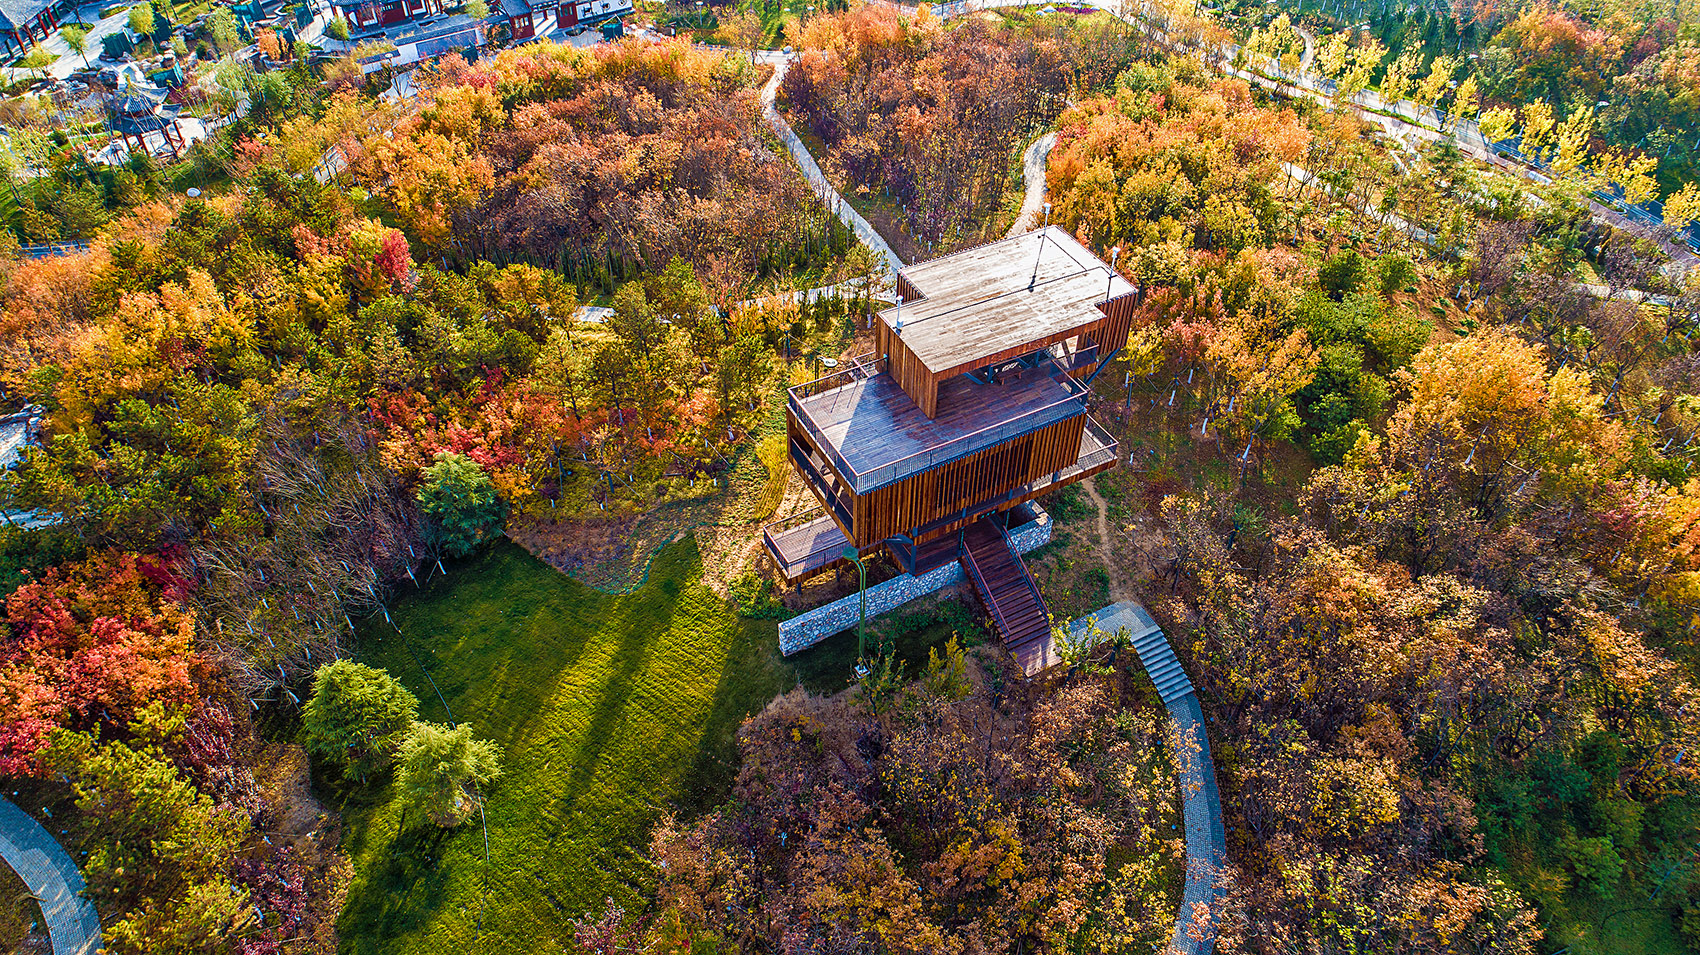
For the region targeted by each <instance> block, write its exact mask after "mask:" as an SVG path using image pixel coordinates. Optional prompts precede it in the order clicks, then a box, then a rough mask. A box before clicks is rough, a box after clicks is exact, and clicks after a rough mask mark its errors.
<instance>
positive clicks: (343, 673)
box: [301, 660, 419, 779]
mask: <svg viewBox="0 0 1700 955" xmlns="http://www.w3.org/2000/svg"><path fill="white" fill-rule="evenodd" d="M418 715H419V701H418V700H417V699H415V698H414V696H413V694H412V693H409V692H408V690H407V687H404V686H402V685H401V684H400V683H399V682H397V681H396V679H395V677H392V676H390V675H389V674H388V673H385V672H384V671H383V670H377V669H373V668H372V667H369V666H366V665H364V664H360V663H355V662H354V661H353V660H338V661H336V662H335V663H327V664H325V665H324V666H322V667H320V668H319V670H318V673H317V674H315V676H314V678H313V698H312V699H310V700H308V701H307V706H306V707H305V708H304V709H303V711H302V714H301V720H302V724H303V725H304V727H305V729H306V731H307V749H308V750H309V751H311V752H314V753H317V754H318V755H320V756H324V757H327V758H329V759H333V760H336V761H337V762H338V763H340V764H341V765H342V767H343V771H344V772H345V773H347V774H350V775H353V776H355V777H357V778H360V779H365V778H366V776H367V775H368V774H369V773H373V772H378V771H382V770H384V769H387V768H388V767H389V765H390V763H391V761H392V760H393V759H394V757H395V751H396V747H397V746H398V745H399V743H400V742H401V739H402V736H403V734H405V733H407V732H408V731H409V730H410V729H411V728H412V726H413V720H414V718H415V717H416V716H418Z"/></svg>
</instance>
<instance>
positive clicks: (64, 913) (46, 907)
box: [0, 799, 101, 955]
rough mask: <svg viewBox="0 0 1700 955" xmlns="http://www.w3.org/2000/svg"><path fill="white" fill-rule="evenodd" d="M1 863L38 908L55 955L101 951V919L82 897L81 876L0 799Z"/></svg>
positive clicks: (30, 821)
mask: <svg viewBox="0 0 1700 955" xmlns="http://www.w3.org/2000/svg"><path fill="white" fill-rule="evenodd" d="M0 858H4V859H5V860H6V864H7V865H9V866H11V867H12V871H13V872H16V873H17V874H18V878H20V879H22V880H24V885H25V886H27V887H28V888H29V890H30V894H31V895H33V896H35V899H36V901H37V902H39V903H41V916H42V918H43V919H44V920H46V922H47V937H48V940H49V941H51V942H52V943H53V955H94V953H95V952H97V951H99V949H100V944H101V943H100V916H99V915H98V914H96V913H95V910H94V904H93V903H92V902H90V901H89V900H88V899H85V898H83V895H82V893H83V890H84V888H85V885H84V883H83V874H82V873H81V872H79V871H77V865H76V863H74V862H72V861H71V857H70V856H68V855H66V854H65V849H64V847H62V846H60V845H59V843H58V842H56V841H55V840H54V838H53V837H52V836H51V835H49V834H48V832H47V830H46V829H43V828H42V827H41V823H38V822H36V821H35V820H34V819H32V818H30V816H29V814H28V813H26V812H24V811H23V810H22V809H19V808H18V807H17V806H15V805H13V804H12V802H11V800H9V799H0Z"/></svg>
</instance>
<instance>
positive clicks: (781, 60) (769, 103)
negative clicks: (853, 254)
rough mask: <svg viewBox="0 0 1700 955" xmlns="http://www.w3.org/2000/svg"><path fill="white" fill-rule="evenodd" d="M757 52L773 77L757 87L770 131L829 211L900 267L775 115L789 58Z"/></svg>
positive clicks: (890, 264) (894, 267) (880, 238)
mask: <svg viewBox="0 0 1700 955" xmlns="http://www.w3.org/2000/svg"><path fill="white" fill-rule="evenodd" d="M759 56H760V58H761V59H763V60H766V61H767V62H769V63H772V64H773V77H772V78H771V79H769V80H768V81H767V85H766V86H763V87H762V88H761V109H762V114H763V115H764V116H766V117H767V123H768V125H769V126H772V127H773V131H774V132H775V133H778V134H779V138H780V139H781V140H782V141H784V143H785V148H786V149H789V150H790V151H791V158H793V159H795V160H796V161H797V165H798V166H799V167H800V168H801V169H802V170H803V175H804V176H806V177H807V178H808V180H809V182H810V184H812V185H813V186H814V187H815V189H817V190H818V191H819V192H820V194H821V198H822V199H824V200H826V202H827V204H828V205H830V206H831V207H832V211H833V212H835V213H837V215H838V217H839V218H840V219H843V220H844V224H845V225H847V226H849V227H850V228H851V229H852V230H853V231H854V232H855V233H856V238H858V239H861V240H862V244H863V245H865V246H867V247H868V249H869V250H870V251H872V252H874V253H876V254H878V255H881V256H884V257H885V264H886V268H887V269H889V270H890V271H892V272H896V271H897V270H898V269H900V268H902V267H903V260H902V259H900V258H898V257H897V253H896V252H893V251H892V250H891V246H890V245H888V244H886V241H885V238H884V237H883V236H881V235H880V234H879V232H878V231H876V230H875V229H874V227H873V226H871V225H869V224H868V220H866V219H864V218H862V214H861V213H859V212H857V211H856V210H855V208H854V207H853V206H851V205H850V203H848V202H845V201H844V197H843V196H841V195H839V194H838V190H836V189H834V188H833V187H832V183H830V182H828V181H827V178H826V174H825V173H823V172H821V171H820V164H819V163H817V162H815V157H814V156H812V155H810V153H809V147H807V146H805V145H803V141H802V140H801V139H800V138H798V136H797V133H796V131H795V130H793V129H792V128H791V124H790V123H788V122H786V121H785V117H783V116H781V115H779V110H777V109H775V108H774V106H773V100H774V97H776V96H778V95H779V83H780V81H781V80H783V79H784V78H785V68H786V67H788V66H790V65H791V58H790V57H789V56H786V55H785V54H784V53H777V52H773V51H763V52H762V53H761V54H759Z"/></svg>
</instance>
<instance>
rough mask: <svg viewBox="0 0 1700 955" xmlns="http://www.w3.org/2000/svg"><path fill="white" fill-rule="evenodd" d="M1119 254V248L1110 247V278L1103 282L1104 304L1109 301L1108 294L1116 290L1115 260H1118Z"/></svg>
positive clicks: (1120, 250)
mask: <svg viewBox="0 0 1700 955" xmlns="http://www.w3.org/2000/svg"><path fill="white" fill-rule="evenodd" d="M1121 254H1122V247H1121V246H1119V245H1113V246H1110V277H1109V278H1108V279H1107V280H1105V282H1104V301H1106V302H1108V301H1109V300H1110V293H1111V292H1113V291H1115V288H1116V259H1117V258H1119V257H1120V256H1121Z"/></svg>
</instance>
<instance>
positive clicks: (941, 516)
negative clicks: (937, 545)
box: [788, 415, 1086, 551]
mask: <svg viewBox="0 0 1700 955" xmlns="http://www.w3.org/2000/svg"><path fill="white" fill-rule="evenodd" d="M1085 425H1086V416H1085V415H1076V416H1075V417H1072V418H1068V419H1065V420H1063V421H1059V422H1057V423H1055V424H1052V425H1050V426H1048V427H1045V428H1041V429H1040V430H1038V431H1034V432H1032V433H1031V434H1027V435H1024V436H1022V437H1020V438H1017V439H1015V440H1014V441H1006V442H1004V443H1003V444H1000V445H998V446H996V447H993V448H988V449H986V450H984V451H981V452H979V453H977V454H973V455H969V456H968V457H965V458H962V459H960V460H958V461H954V462H951V463H949V464H946V465H944V466H942V467H937V468H933V469H931V470H928V471H923V472H921V473H919V474H916V475H914V476H913V477H909V478H906V479H904V480H902V481H898V482H896V483H893V484H888V485H886V486H885V487H881V488H876V489H875V490H873V491H871V492H869V493H867V494H860V495H858V494H854V493H852V492H850V491H849V489H848V483H847V482H845V481H844V480H843V479H842V478H841V477H839V476H838V475H837V473H836V472H834V471H833V470H832V465H831V464H830V463H828V462H827V460H826V455H824V454H822V453H820V449H819V448H816V447H815V446H814V443H813V441H812V440H811V438H810V436H809V434H808V432H807V431H805V430H804V429H802V428H799V427H797V426H796V425H795V423H790V424H789V425H788V431H789V435H790V438H791V440H792V441H793V442H794V443H796V444H800V445H802V446H803V447H804V448H806V449H808V450H810V451H813V452H814V453H813V455H812V456H811V457H812V458H813V460H812V461H811V462H810V464H811V465H812V467H803V466H801V464H800V466H799V470H800V471H802V472H803V477H804V478H805V480H804V482H803V483H805V484H807V485H808V486H809V489H810V490H811V491H812V492H814V495H815V497H816V498H817V499H819V500H820V502H821V503H822V504H823V505H824V506H825V507H826V509H827V512H828V513H830V514H832V515H834V517H835V519H837V520H839V522H840V525H841V526H842V525H843V523H844V521H843V516H844V514H845V512H846V511H848V513H849V516H850V521H849V524H850V526H848V527H844V528H843V529H844V532H845V536H846V537H848V538H849V539H850V543H851V544H853V545H854V546H855V547H856V548H857V549H858V550H862V551H867V550H870V549H872V548H875V547H878V546H879V545H880V544H881V543H882V542H883V541H884V540H885V539H886V538H888V537H895V536H897V535H900V534H902V535H913V534H915V532H916V531H917V529H920V528H928V530H927V531H926V532H925V533H922V534H921V535H920V536H919V537H917V539H916V543H922V544H924V543H926V542H927V541H929V540H935V539H937V538H939V537H941V536H943V535H944V534H947V533H951V532H952V531H954V530H956V529H957V527H958V526H960V524H961V523H966V521H951V520H950V518H951V517H952V516H953V515H963V514H967V515H969V516H970V517H972V516H978V514H979V513H980V512H981V506H982V505H984V504H986V503H987V502H990V501H993V500H995V499H996V498H998V497H1000V496H1003V495H1005V494H1006V492H1008V491H1009V489H1011V488H1017V487H1022V486H1025V485H1029V484H1032V483H1034V482H1036V481H1040V480H1041V479H1043V478H1045V477H1046V476H1048V475H1051V474H1053V473H1055V472H1057V471H1061V470H1063V469H1065V468H1068V467H1069V466H1071V465H1073V464H1074V463H1075V461H1076V459H1077V458H1078V457H1079V455H1080V449H1081V433H1082V431H1083V430H1084V428H1085ZM794 460H795V459H794ZM811 471H813V472H814V473H810V472H811ZM817 475H818V477H817ZM1029 496H1031V495H1029ZM1024 500H1027V497H1018V498H1011V499H1009V500H1005V501H1001V502H999V503H998V505H997V509H1004V508H1009V507H1014V506H1015V505H1017V504H1019V503H1021V502H1022V501H1024Z"/></svg>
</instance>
